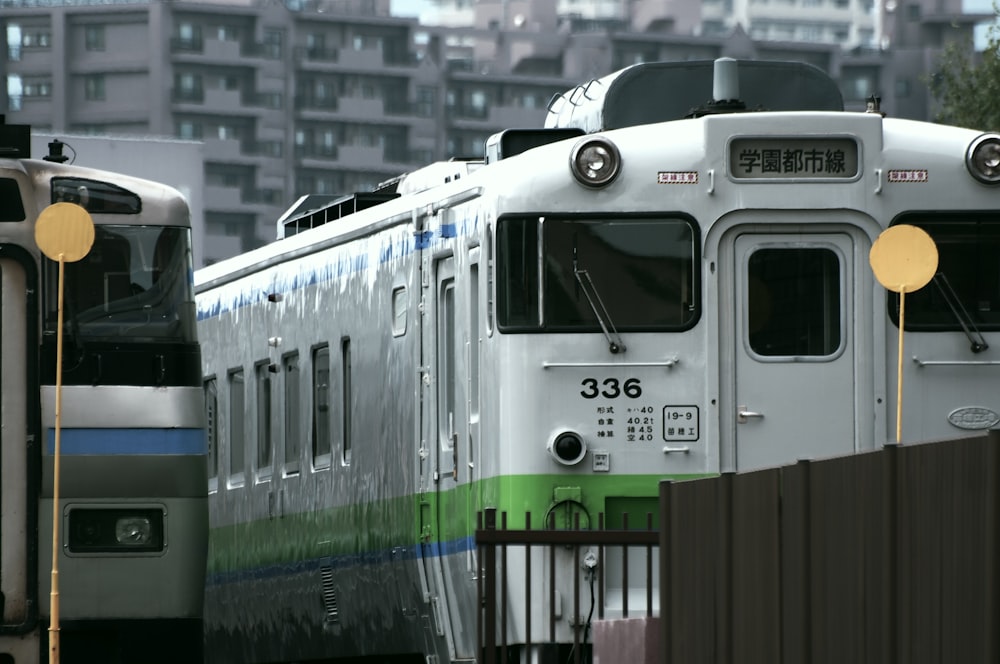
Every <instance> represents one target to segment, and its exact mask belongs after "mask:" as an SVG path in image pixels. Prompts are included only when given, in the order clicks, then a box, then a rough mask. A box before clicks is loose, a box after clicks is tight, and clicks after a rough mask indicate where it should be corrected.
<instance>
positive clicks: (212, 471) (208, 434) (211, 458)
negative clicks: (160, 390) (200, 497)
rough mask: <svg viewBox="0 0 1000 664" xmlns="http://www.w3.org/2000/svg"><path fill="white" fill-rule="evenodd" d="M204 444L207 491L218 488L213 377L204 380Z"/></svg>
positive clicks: (216, 390)
mask: <svg viewBox="0 0 1000 664" xmlns="http://www.w3.org/2000/svg"><path fill="white" fill-rule="evenodd" d="M204 390H205V442H206V443H207V444H208V490H209V491H216V490H218V488H219V386H218V383H217V381H216V380H215V376H211V377H209V378H206V379H205V382H204Z"/></svg>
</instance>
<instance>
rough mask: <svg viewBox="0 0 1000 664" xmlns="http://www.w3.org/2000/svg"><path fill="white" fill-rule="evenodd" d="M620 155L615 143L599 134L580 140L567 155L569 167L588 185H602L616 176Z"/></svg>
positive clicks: (620, 159) (619, 166) (582, 182)
mask: <svg viewBox="0 0 1000 664" xmlns="http://www.w3.org/2000/svg"><path fill="white" fill-rule="evenodd" d="M621 168H622V156H621V153H620V152H618V148H617V147H615V144H614V143H612V142H611V141H609V140H608V139H606V138H602V137H600V136H596V137H588V138H584V139H583V140H581V141H580V142H579V143H577V144H576V146H574V148H573V152H571V153H570V156H569V169H570V170H571V171H573V176H574V177H575V178H576V179H577V181H578V182H579V183H580V184H582V185H586V186H588V187H603V186H604V185H606V184H608V183H609V182H611V181H612V180H614V179H615V178H616V177H617V176H618V172H619V171H621Z"/></svg>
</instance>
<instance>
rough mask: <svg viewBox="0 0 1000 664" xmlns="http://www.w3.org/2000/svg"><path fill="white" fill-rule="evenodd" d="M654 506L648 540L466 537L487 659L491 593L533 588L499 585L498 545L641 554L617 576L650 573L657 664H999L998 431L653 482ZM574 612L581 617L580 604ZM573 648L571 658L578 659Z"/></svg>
mask: <svg viewBox="0 0 1000 664" xmlns="http://www.w3.org/2000/svg"><path fill="white" fill-rule="evenodd" d="M659 505H660V514H659V519H658V523H659V525H660V528H659V531H653V530H652V529H651V527H647V529H646V530H644V531H643V530H640V531H634V530H631V531H630V530H625V529H623V530H614V531H613V530H604V529H603V528H602V527H601V526H600V525H599V526H598V528H597V529H596V530H568V531H566V530H564V531H553V530H531V529H530V527H529V529H527V530H521V531H511V530H506V529H505V528H503V523H502V522H501V524H499V527H496V524H493V523H490V522H489V521H486V522H484V523H483V527H482V528H480V529H479V530H478V531H477V533H476V542H477V546H478V547H479V551H480V565H481V567H482V574H481V575H480V584H481V585H480V588H481V593H482V596H481V604H480V605H481V606H482V607H483V612H482V615H481V623H480V636H481V639H480V644H481V649H480V652H481V653H482V658H481V659H482V661H484V662H487V663H491V662H494V661H501V662H505V661H507V655H506V653H507V647H508V644H505V643H503V637H502V635H503V634H504V633H506V630H505V629H499V630H498V629H496V628H497V627H501V628H502V627H504V625H502V624H499V623H498V622H497V620H500V621H501V622H502V620H503V618H502V616H505V615H506V614H507V612H506V607H505V605H504V604H503V602H504V601H506V600H504V599H503V598H505V597H507V593H503V592H499V591H500V589H501V588H503V587H506V586H507V584H515V583H516V584H525V583H526V584H530V574H531V572H530V571H529V578H528V579H523V578H519V579H507V578H506V574H505V568H506V566H505V564H504V561H505V559H506V558H505V557H506V555H507V550H506V547H507V546H508V545H512V544H516V545H519V546H521V545H524V544H530V545H531V546H533V547H534V546H538V547H549V548H550V549H551V548H552V547H555V546H558V547H567V546H569V547H573V546H576V547H577V550H578V551H579V550H580V548H581V547H594V546H596V547H598V551H600V552H601V554H600V555H602V556H603V552H604V551H605V550H607V548H608V547H625V548H628V547H641V548H642V549H644V550H645V551H647V552H649V553H648V560H649V563H648V565H647V566H646V567H647V569H641V570H629V569H628V567H627V566H625V568H624V570H623V573H624V574H626V575H629V574H637V575H639V576H637V577H634V578H645V579H648V578H650V576H651V575H650V574H649V569H651V567H650V566H651V565H659V583H660V586H659V591H660V593H659V596H660V597H661V598H666V600H667V601H663V602H661V605H660V606H658V607H653V609H651V611H652V613H655V614H656V615H658V618H657V620H658V622H659V629H660V632H659V634H660V638H659V646H658V652H657V653H656V657H655V661H659V662H664V663H665V664H666V663H668V662H707V663H718V664H723V663H724V664H739V663H741V662H768V663H786V664H825V663H830V664H834V663H835V664H843V663H844V662H850V663H851V664H861V663H865V662H871V663H878V664H897V663H898V664H923V663H925V662H926V663H928V664H929V663H931V662H934V663H940V662H962V663H976V662H991V663H992V662H1000V541H998V527H1000V524H998V518H1000V433H998V432H991V433H990V434H989V435H988V436H982V437H977V438H965V439H960V440H955V441H944V442H940V443H932V444H923V445H912V446H890V447H887V448H885V449H884V450H880V451H877V452H870V453H865V454H859V455H855V456H850V457H843V458H837V459H829V460H823V461H812V462H800V463H798V464H795V465H791V466H786V467H782V468H775V469H768V470H762V471H757V472H751V473H740V474H724V475H721V476H719V477H715V478H709V479H702V480H694V481H687V482H669V481H664V482H662V483H661V485H660V502H659ZM486 517H487V519H492V518H494V517H495V514H493V515H490V514H489V513H488V514H487V515H486ZM502 520H503V515H501V521H502ZM528 523H529V524H530V520H529V521H528ZM649 523H650V524H651V523H652V521H650V522H649ZM654 544H658V547H657V548H653V546H654ZM574 567H575V569H576V570H580V569H581V565H579V564H578V565H575V566H574ZM603 568H604V565H598V569H599V570H603ZM550 571H551V572H552V573H554V570H550ZM540 573H541V572H539V574H540ZM578 573H579V572H578ZM599 581H600V583H599V585H603V583H604V579H603V578H602V579H600V580H599ZM574 583H575V584H576V587H577V588H579V587H580V581H579V579H578V580H577V581H575V582H574ZM623 586H625V587H627V586H628V583H627V581H626V582H625V583H623ZM527 587H530V586H528V585H526V586H525V588H527ZM650 592H651V591H648V593H647V596H651V595H649V593H650ZM529 595H530V594H529ZM513 596H523V594H520V593H518V594H515V595H513ZM575 601H576V602H577V603H576V604H574V607H573V610H574V612H573V614H572V615H574V616H579V615H580V613H579V606H580V605H579V593H576V600H575ZM598 605H599V606H603V598H600V601H599V602H598ZM646 614H647V609H646V607H637V609H636V613H635V614H634V615H638V616H642V615H646ZM529 615H530V614H529ZM602 617H603V616H601V615H598V616H596V619H598V620H599V619H601V618H602ZM551 620H553V619H552V618H550V621H551ZM553 629H554V628H553ZM497 634H500V635H501V637H500V642H499V643H498V642H497V638H496V635H497ZM578 636H579V635H578ZM535 638H537V643H544V642H546V640H547V638H548V635H545V634H542V635H537V636H536V637H535ZM581 650H583V649H582V648H578V647H575V648H573V649H572V653H574V660H575V661H580V656H581V655H580V653H581Z"/></svg>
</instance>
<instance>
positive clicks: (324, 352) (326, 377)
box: [312, 345, 331, 468]
mask: <svg viewBox="0 0 1000 664" xmlns="http://www.w3.org/2000/svg"><path fill="white" fill-rule="evenodd" d="M312 365H313V366H312V369H313V371H312V394H313V398H312V406H313V411H312V463H313V468H328V467H329V466H330V447H331V444H330V441H331V432H330V396H331V386H330V347H329V346H325V345H324V346H319V347H318V348H315V349H313V361H312Z"/></svg>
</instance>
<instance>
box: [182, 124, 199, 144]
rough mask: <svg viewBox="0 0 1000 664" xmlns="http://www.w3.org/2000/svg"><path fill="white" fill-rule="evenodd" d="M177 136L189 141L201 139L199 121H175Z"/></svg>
mask: <svg viewBox="0 0 1000 664" xmlns="http://www.w3.org/2000/svg"><path fill="white" fill-rule="evenodd" d="M177 137H178V138H183V139H186V140H190V141H196V140H200V139H201V123H198V122H191V121H190V120H181V121H180V122H178V123H177Z"/></svg>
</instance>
